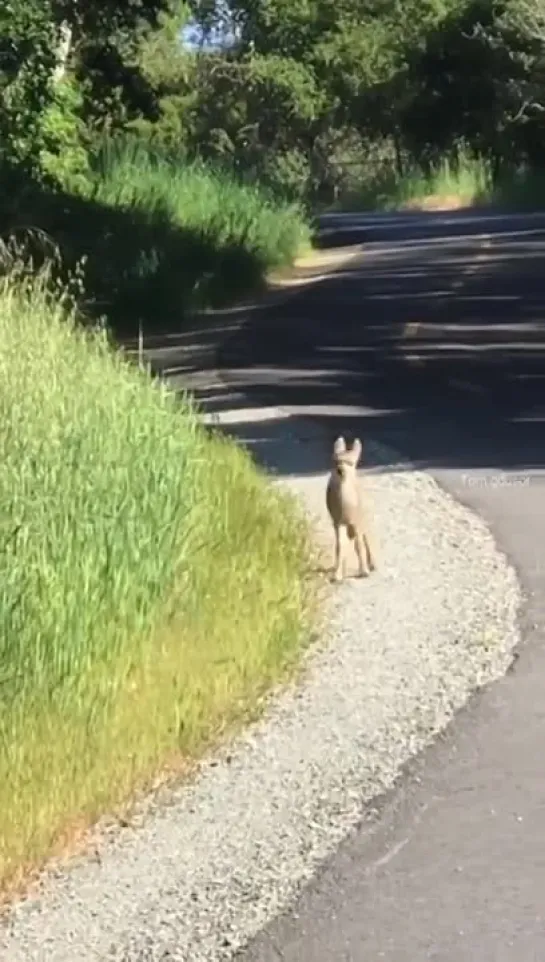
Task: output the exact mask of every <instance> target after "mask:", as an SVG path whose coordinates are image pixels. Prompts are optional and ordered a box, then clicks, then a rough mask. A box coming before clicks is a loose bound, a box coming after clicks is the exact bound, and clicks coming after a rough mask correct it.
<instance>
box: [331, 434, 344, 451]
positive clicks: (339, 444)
mask: <svg viewBox="0 0 545 962" xmlns="http://www.w3.org/2000/svg"><path fill="white" fill-rule="evenodd" d="M345 451H346V441H345V440H344V438H343V437H339V438H337V440H336V441H335V444H334V445H333V454H344V452H345Z"/></svg>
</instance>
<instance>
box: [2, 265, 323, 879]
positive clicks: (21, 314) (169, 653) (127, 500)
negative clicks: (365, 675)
mask: <svg viewBox="0 0 545 962" xmlns="http://www.w3.org/2000/svg"><path fill="white" fill-rule="evenodd" d="M0 417H1V420H2V424H3V426H4V429H3V431H2V435H1V442H0V444H1V450H0V463H1V465H2V469H1V470H0V521H1V540H0V568H1V571H0V671H1V677H0V684H1V689H0V691H1V697H2V704H3V711H2V713H1V714H0V884H2V885H3V886H4V887H9V886H10V885H12V884H14V883H16V882H17V880H18V879H20V877H21V875H22V873H24V872H25V870H27V869H28V868H29V867H31V866H32V865H34V864H36V863H38V862H39V861H40V860H41V859H42V858H43V857H45V856H47V855H48V853H50V852H51V851H52V849H53V848H54V846H55V845H56V844H58V842H59V839H62V837H63V836H64V835H65V834H66V833H67V832H68V834H69V833H70V831H71V827H72V828H73V827H74V826H81V825H85V824H87V823H88V822H89V821H92V820H93V819H94V818H95V817H96V816H97V815H99V814H100V813H101V812H103V811H106V810H112V808H113V807H115V806H116V805H117V804H118V803H120V802H121V801H122V800H123V799H125V798H126V797H127V796H128V795H129V794H130V793H131V792H132V791H133V790H134V788H135V787H136V786H138V785H145V784H146V781H147V780H148V779H149V778H151V777H152V776H153V775H154V774H155V773H156V772H157V770H158V768H160V767H161V765H163V764H165V763H167V762H170V761H172V759H178V760H179V759H184V758H190V757H191V756H193V755H194V754H195V753H198V752H199V751H201V750H202V748H203V746H204V745H206V744H207V743H208V742H209V740H210V739H213V738H214V737H215V736H216V735H217V734H218V732H220V731H221V730H222V729H223V728H224V726H225V725H226V724H228V723H229V722H232V721H233V720H235V719H236V718H240V717H242V716H243V715H244V714H245V713H246V712H248V711H252V710H253V709H255V706H256V704H257V702H258V696H259V694H260V693H261V692H262V691H263V690H264V688H266V687H267V686H268V685H269V684H270V683H272V682H274V681H276V680H277V679H279V678H280V677H282V675H283V674H284V672H285V671H286V669H287V668H288V667H289V666H290V664H292V663H293V662H294V660H295V658H296V655H297V653H298V650H299V649H300V646H301V644H302V643H303V642H304V641H305V639H306V637H307V635H308V626H309V610H310V607H309V606H310V602H311V589H310V587H309V586H308V585H309V582H308V579H307V577H306V573H305V572H306V565H307V560H308V538H307V530H306V527H305V524H304V522H303V521H302V519H301V517H300V516H299V513H298V510H297V507H296V506H295V505H294V503H293V502H292V501H291V500H289V499H288V498H287V497H286V496H284V495H281V494H280V493H278V491H277V490H276V489H274V488H272V487H271V486H270V485H269V484H268V482H267V481H266V479H265V478H264V477H263V476H262V475H261V474H260V473H258V472H257V471H256V469H255V468H254V466H253V464H252V462H251V460H250V458H249V457H248V456H247V455H246V454H245V453H244V452H243V451H242V450H241V449H239V448H238V447H236V446H235V445H234V444H232V443H231V442H228V441H226V440H223V439H220V438H210V437H209V436H207V435H205V434H204V432H203V430H202V429H201V428H199V427H198V425H197V423H196V417H195V414H194V412H193V411H192V410H191V408H190V406H189V404H188V403H187V402H183V403H181V404H180V401H179V399H178V400H176V399H174V398H173V397H172V396H171V395H169V394H168V393H166V392H165V391H164V390H162V389H160V388H159V387H157V386H156V385H154V384H153V383H152V382H150V380H149V379H148V378H147V377H146V376H145V375H144V374H142V373H141V372H140V371H138V370H137V369H135V368H132V367H129V366H128V364H126V363H125V362H123V361H122V359H121V358H120V356H118V355H115V354H113V353H112V352H111V351H110V350H109V349H108V348H107V347H106V345H105V342H104V341H103V340H101V339H100V338H95V337H89V336H88V335H87V336H84V335H83V334H82V333H81V332H77V331H76V329H75V327H74V323H73V317H69V318H68V319H67V318H66V317H65V316H64V312H63V309H62V307H61V306H60V303H59V301H52V300H51V299H50V298H47V297H46V296H45V294H44V289H43V285H42V284H41V283H40V282H39V281H32V282H29V281H27V282H25V283H23V282H22V281H21V280H14V279H13V278H11V279H10V278H8V279H7V280H6V279H5V280H4V281H2V282H1V284H0Z"/></svg>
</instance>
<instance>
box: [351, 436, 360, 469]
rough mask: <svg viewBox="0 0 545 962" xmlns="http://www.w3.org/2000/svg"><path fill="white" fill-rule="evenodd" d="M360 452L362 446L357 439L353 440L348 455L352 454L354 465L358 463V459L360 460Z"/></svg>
mask: <svg viewBox="0 0 545 962" xmlns="http://www.w3.org/2000/svg"><path fill="white" fill-rule="evenodd" d="M362 451H363V444H362V443H361V441H360V439H359V438H355V439H354V441H353V442H352V447H351V448H350V453H351V454H352V458H353V461H354V464H357V463H358V461H359V459H360V458H361V455H362Z"/></svg>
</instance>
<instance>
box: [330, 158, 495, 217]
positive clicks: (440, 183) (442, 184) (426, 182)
mask: <svg viewBox="0 0 545 962" xmlns="http://www.w3.org/2000/svg"><path fill="white" fill-rule="evenodd" d="M493 188H494V185H493V177H492V170H491V167H490V164H489V163H488V162H487V161H486V160H485V159H483V158H480V157H474V156H472V155H470V154H467V153H464V152H460V153H459V155H458V156H457V157H455V158H454V159H451V158H446V159H444V160H443V161H442V162H441V163H439V164H437V165H435V166H434V167H432V168H431V169H430V170H428V171H424V170H423V169H422V168H421V167H419V166H418V165H417V164H415V165H413V166H411V167H409V168H407V169H406V170H405V172H404V174H403V175H402V176H401V175H399V174H398V173H397V172H396V171H395V170H394V168H393V167H388V168H387V169H386V170H385V171H382V172H380V173H379V174H378V175H377V176H375V177H371V178H370V180H369V182H368V183H366V184H363V185H361V187H360V189H359V190H357V191H354V192H352V193H351V194H350V195H348V196H346V197H344V198H342V200H341V201H340V203H339V205H338V206H339V207H340V208H342V209H343V210H364V209H375V210H376V209H379V210H399V209H404V208H405V209H410V208H418V207H434V206H437V207H440V206H445V207H465V206H471V205H472V204H474V203H476V202H479V203H480V202H485V201H486V200H488V199H490V198H491V196H492V193H493Z"/></svg>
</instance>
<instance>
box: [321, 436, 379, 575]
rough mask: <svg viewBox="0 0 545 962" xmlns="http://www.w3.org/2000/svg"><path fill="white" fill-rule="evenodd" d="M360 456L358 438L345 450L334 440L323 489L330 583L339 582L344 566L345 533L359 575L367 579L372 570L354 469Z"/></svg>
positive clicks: (342, 442)
mask: <svg viewBox="0 0 545 962" xmlns="http://www.w3.org/2000/svg"><path fill="white" fill-rule="evenodd" d="M361 453H362V443H361V441H360V440H359V438H356V439H355V441H353V443H352V446H351V447H350V448H347V447H346V442H345V440H344V438H343V437H340V438H337V440H336V441H335V444H334V445H333V455H332V467H331V474H330V476H329V480H328V482H327V489H326V505H327V510H328V512H329V515H330V517H331V520H332V522H333V528H334V531H335V565H334V575H333V577H334V580H335V581H341V580H342V578H343V575H344V569H345V563H344V552H343V544H342V542H343V533H344V531H345V530H346V533H347V535H348V538H349V540H350V541H353V542H354V548H355V551H356V555H357V558H358V563H359V575H360V577H361V578H365V577H367V575H369V574H370V573H371V571H374V570H375V568H376V560H375V555H374V551H373V550H372V548H371V540H370V536H369V530H368V524H367V520H366V517H365V511H364V506H363V501H362V494H361V491H360V486H359V483H358V474H357V467H358V461H359V459H360V457H361Z"/></svg>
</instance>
